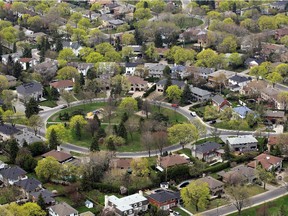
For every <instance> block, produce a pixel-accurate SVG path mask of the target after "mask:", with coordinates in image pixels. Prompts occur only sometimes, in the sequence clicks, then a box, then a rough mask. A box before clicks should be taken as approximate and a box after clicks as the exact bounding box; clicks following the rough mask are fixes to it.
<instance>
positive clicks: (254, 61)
mask: <svg viewBox="0 0 288 216" xmlns="http://www.w3.org/2000/svg"><path fill="white" fill-rule="evenodd" d="M264 61H265V60H264V59H261V58H247V59H246V60H245V62H244V64H245V65H246V66H247V67H248V68H249V69H251V68H252V67H255V66H259V65H260V64H261V63H262V62H264Z"/></svg>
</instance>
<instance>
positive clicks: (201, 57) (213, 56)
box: [196, 49, 223, 68]
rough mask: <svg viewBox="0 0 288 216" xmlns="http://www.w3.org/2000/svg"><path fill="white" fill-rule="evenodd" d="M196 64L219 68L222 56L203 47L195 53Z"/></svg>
mask: <svg viewBox="0 0 288 216" xmlns="http://www.w3.org/2000/svg"><path fill="white" fill-rule="evenodd" d="M196 58H197V62H196V66H199V67H208V68H219V66H220V65H221V64H222V61H223V57H222V56H221V55H218V54H217V53H216V52H215V51H214V50H212V49H205V50H203V51H201V52H200V53H198V54H197V57H196Z"/></svg>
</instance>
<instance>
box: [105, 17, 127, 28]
mask: <svg viewBox="0 0 288 216" xmlns="http://www.w3.org/2000/svg"><path fill="white" fill-rule="evenodd" d="M108 22H109V27H110V28H112V29H115V28H117V27H118V26H120V25H123V24H124V23H125V22H124V21H122V20H120V19H113V20H109V21H108Z"/></svg>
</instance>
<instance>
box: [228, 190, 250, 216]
mask: <svg viewBox="0 0 288 216" xmlns="http://www.w3.org/2000/svg"><path fill="white" fill-rule="evenodd" d="M226 193H227V194H228V195H229V196H230V198H231V200H232V204H233V205H234V206H235V207H236V209H237V211H238V215H241V211H242V209H243V208H244V207H245V206H247V205H248V197H249V193H248V188H247V187H246V186H241V185H237V186H232V187H228V188H227V189H226Z"/></svg>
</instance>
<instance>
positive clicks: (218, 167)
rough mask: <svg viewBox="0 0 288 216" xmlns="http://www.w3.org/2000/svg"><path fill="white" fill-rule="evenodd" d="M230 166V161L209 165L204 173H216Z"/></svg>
mask: <svg viewBox="0 0 288 216" xmlns="http://www.w3.org/2000/svg"><path fill="white" fill-rule="evenodd" d="M229 167H230V163H229V162H226V163H221V164H218V165H214V166H211V167H208V168H206V169H204V170H203V172H204V173H216V172H219V171H221V170H224V169H226V168H229Z"/></svg>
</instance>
